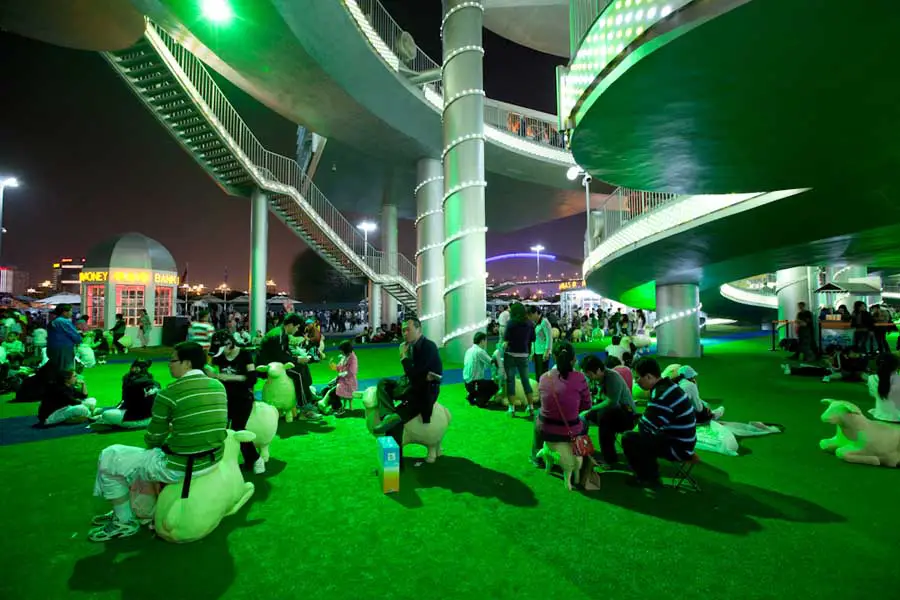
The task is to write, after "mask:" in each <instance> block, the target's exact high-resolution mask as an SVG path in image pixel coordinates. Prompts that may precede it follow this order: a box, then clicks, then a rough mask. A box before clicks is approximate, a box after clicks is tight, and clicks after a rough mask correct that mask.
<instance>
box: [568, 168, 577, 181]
mask: <svg viewBox="0 0 900 600" xmlns="http://www.w3.org/2000/svg"><path fill="white" fill-rule="evenodd" d="M579 175H581V167H569V170H568V171H566V179H568V180H569V181H575V180H576V179H578V176H579Z"/></svg>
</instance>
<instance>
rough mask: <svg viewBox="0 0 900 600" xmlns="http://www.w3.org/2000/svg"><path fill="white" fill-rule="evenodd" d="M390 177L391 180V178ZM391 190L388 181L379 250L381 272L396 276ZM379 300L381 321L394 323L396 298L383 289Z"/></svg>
mask: <svg viewBox="0 0 900 600" xmlns="http://www.w3.org/2000/svg"><path fill="white" fill-rule="evenodd" d="M391 179H392V180H393V178H391ZM392 191H393V190H392V186H391V184H390V183H389V184H388V186H386V188H385V196H384V202H383V204H382V205H381V250H382V252H384V262H383V265H382V274H383V275H387V276H389V277H396V276H397V273H398V271H397V265H398V263H397V205H396V204H394V202H396V198H395V197H393V195H392V194H391V192H392ZM407 193H408V192H407ZM382 289H383V288H382ZM381 302H382V305H381V322H382V323H387V324H388V326H390V325H391V324H392V323H396V322H397V299H396V298H395V297H394V296H392V295H391V294H390V293H388V292H387V291H386V290H385V291H384V294H383V295H382V297H381Z"/></svg>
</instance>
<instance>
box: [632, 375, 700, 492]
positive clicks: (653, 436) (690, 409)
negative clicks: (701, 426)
mask: <svg viewBox="0 0 900 600" xmlns="http://www.w3.org/2000/svg"><path fill="white" fill-rule="evenodd" d="M634 370H635V373H636V374H637V383H638V385H639V386H640V387H641V389H644V390H650V403H649V404H648V405H647V410H645V411H644V414H643V415H642V416H641V419H640V421H638V431H631V432H628V433H626V434H625V435H624V436H622V451H623V452H624V453H625V458H627V459H628V464H629V465H631V469H632V470H633V471H634V475H635V477H636V479H637V483H638V485H641V486H642V487H660V486H661V485H662V483H661V481H660V478H659V464H658V463H657V459H659V458H664V459H666V460H669V461H673V462H682V461H685V460H688V459H689V458H691V456H693V454H694V446H695V445H696V444H697V419H696V416H695V414H694V405H693V404H692V403H691V400H690V398H688V397H687V394H685V393H684V390H682V389H681V388H680V387H679V386H678V385H677V384H676V383H674V382H673V381H672V380H671V379H668V378H664V377H662V375H661V374H660V369H659V364H658V363H657V362H656V361H655V360H653V359H652V358H642V359H640V360H639V361H637V362H636V363H635V364H634Z"/></svg>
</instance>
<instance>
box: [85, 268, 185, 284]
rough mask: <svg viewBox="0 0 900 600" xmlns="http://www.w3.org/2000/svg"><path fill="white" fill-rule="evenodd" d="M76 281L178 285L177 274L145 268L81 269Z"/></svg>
mask: <svg viewBox="0 0 900 600" xmlns="http://www.w3.org/2000/svg"><path fill="white" fill-rule="evenodd" d="M78 281H80V282H82V283H106V282H107V281H115V282H117V283H150V282H151V281H152V282H153V283H155V284H156V285H178V281H179V278H178V275H176V274H175V273H160V272H158V271H148V270H146V269H113V270H112V271H82V272H81V273H79V274H78Z"/></svg>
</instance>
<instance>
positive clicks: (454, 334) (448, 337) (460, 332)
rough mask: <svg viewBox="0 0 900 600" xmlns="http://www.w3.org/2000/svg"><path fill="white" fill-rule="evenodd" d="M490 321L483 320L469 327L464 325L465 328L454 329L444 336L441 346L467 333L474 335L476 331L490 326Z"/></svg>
mask: <svg viewBox="0 0 900 600" xmlns="http://www.w3.org/2000/svg"><path fill="white" fill-rule="evenodd" d="M490 323H491V321H490V319H483V320H481V321H478V322H477V323H472V324H471V325H466V326H465V327H460V328H459V329H455V330H453V331H452V332H450V333H448V334H446V335H445V336H444V339H443V340H441V341H442V343H443V345H446V344H447V342H449V341H450V340H454V339H456V338H458V337H462V336H464V335H466V334H468V333H474V332H476V331H480V330H482V329H485V328H486V327H487V326H488V325H490Z"/></svg>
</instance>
